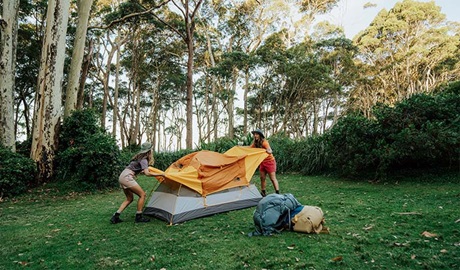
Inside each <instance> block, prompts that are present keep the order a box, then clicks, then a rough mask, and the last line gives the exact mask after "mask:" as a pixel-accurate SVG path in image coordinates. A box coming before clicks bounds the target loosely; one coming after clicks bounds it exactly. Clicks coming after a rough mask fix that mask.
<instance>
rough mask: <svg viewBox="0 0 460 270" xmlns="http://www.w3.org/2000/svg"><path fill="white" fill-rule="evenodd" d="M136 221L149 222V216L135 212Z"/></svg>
mask: <svg viewBox="0 0 460 270" xmlns="http://www.w3.org/2000/svg"><path fill="white" fill-rule="evenodd" d="M135 222H136V223H141V222H150V219H149V218H146V217H144V216H143V215H142V214H136V220H135Z"/></svg>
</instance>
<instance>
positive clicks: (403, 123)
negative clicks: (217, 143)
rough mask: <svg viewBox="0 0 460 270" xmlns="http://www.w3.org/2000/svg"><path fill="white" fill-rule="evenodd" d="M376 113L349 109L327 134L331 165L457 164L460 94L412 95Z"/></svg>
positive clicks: (359, 170) (356, 168) (362, 168)
mask: <svg viewBox="0 0 460 270" xmlns="http://www.w3.org/2000/svg"><path fill="white" fill-rule="evenodd" d="M374 115H375V119H372V120H369V119H367V118H365V117H363V116H360V115H353V114H352V115H348V116H346V117H344V118H342V119H340V120H339V122H338V123H337V124H336V125H335V126H334V127H333V128H332V129H331V130H330V131H329V132H328V134H326V135H325V136H327V137H328V141H329V148H328V155H329V158H330V162H331V168H334V169H335V170H337V171H339V172H341V173H343V174H344V175H346V176H357V175H360V174H363V173H368V172H372V171H374V172H375V173H377V175H376V176H377V177H379V178H381V177H385V176H386V175H387V174H388V173H389V172H390V171H391V170H394V169H403V168H404V169H407V168H415V169H416V168H444V167H447V168H452V167H453V168H455V166H458V165H457V164H458V162H459V158H460V97H459V95H458V94H455V93H454V92H452V91H446V92H442V93H440V94H437V95H434V96H430V95H426V94H419V95H414V96H412V97H411V98H409V99H407V100H404V101H402V102H400V103H398V104H396V105H395V106H394V107H389V106H386V105H380V106H378V107H376V108H375V109H374Z"/></svg>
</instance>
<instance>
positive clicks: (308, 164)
mask: <svg viewBox="0 0 460 270" xmlns="http://www.w3.org/2000/svg"><path fill="white" fill-rule="evenodd" d="M291 148H292V150H291V151H290V153H291V154H290V156H289V157H288V158H290V159H293V161H292V163H293V166H292V169H293V170H295V171H296V172H300V173H302V174H305V175H309V174H319V173H323V172H326V171H327V170H328V168H329V160H328V152H327V150H328V147H327V140H326V136H313V137H310V138H306V139H302V140H299V141H295V142H294V143H293V147H291ZM291 171H292V170H291Z"/></svg>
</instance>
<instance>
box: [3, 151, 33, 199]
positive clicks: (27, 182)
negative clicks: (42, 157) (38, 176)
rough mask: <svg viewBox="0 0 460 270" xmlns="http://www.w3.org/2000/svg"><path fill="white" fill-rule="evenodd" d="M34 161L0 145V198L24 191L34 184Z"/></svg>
mask: <svg viewBox="0 0 460 270" xmlns="http://www.w3.org/2000/svg"><path fill="white" fill-rule="evenodd" d="M35 172H36V167H35V162H34V161H33V160H32V159H30V158H27V157H25V156H23V155H21V154H18V153H14V152H12V151H11V150H10V149H8V148H5V147H3V146H2V145H0V198H2V197H3V196H6V197H10V196H15V195H18V194H21V193H24V192H25V191H26V190H27V188H28V187H29V186H32V185H33V184H34V179H35Z"/></svg>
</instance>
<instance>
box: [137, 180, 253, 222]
mask: <svg viewBox="0 0 460 270" xmlns="http://www.w3.org/2000/svg"><path fill="white" fill-rule="evenodd" d="M261 199H262V196H261V195H260V192H259V190H258V189H257V187H256V186H255V185H254V184H250V185H249V186H242V187H235V188H230V189H227V190H222V191H219V192H216V193H212V194H209V195H207V196H206V197H203V196H201V195H200V194H199V193H197V192H195V191H194V190H192V189H190V188H188V187H186V186H185V185H182V184H178V183H176V182H173V181H164V182H162V183H161V184H160V185H159V186H158V188H157V189H156V190H155V191H154V192H153V194H152V196H151V198H150V200H149V202H148V203H147V205H146V207H145V209H144V214H145V215H148V216H153V217H156V218H158V219H161V220H164V221H166V222H168V223H169V224H177V223H181V222H184V221H187V220H191V219H196V218H200V217H205V216H210V215H214V214H218V213H223V212H229V211H232V210H238V209H244V208H248V207H253V206H257V204H258V203H259V201H260V200H261Z"/></svg>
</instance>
